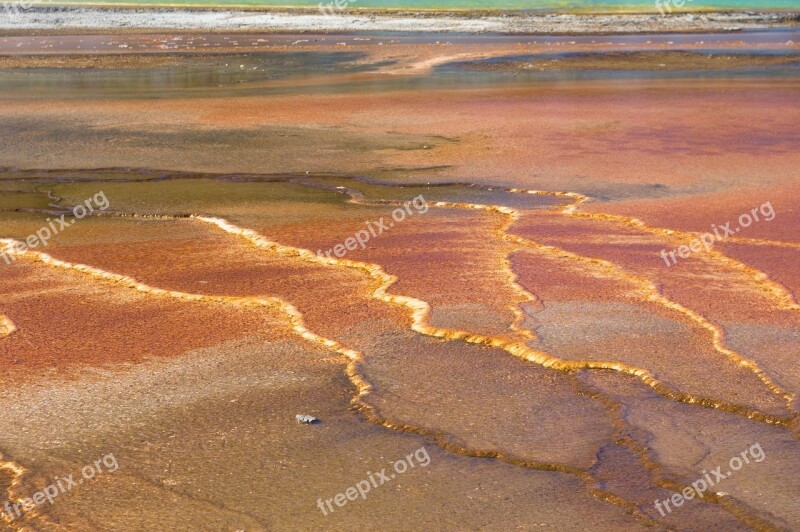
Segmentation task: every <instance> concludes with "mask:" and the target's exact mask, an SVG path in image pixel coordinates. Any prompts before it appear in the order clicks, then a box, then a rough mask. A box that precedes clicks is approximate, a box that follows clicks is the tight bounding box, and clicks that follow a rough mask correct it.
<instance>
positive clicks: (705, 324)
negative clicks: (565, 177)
mask: <svg viewBox="0 0 800 532" xmlns="http://www.w3.org/2000/svg"><path fill="white" fill-rule="evenodd" d="M509 192H512V193H525V194H531V195H547V196H555V197H566V198H570V199H571V200H573V203H572V204H570V205H567V206H566V207H565V210H568V209H570V208H571V207H573V206H576V205H579V204H581V203H583V202H585V201H587V200H588V197H586V196H583V195H581V194H577V193H574V192H544V191H539V190H523V189H509ZM351 197H352V201H353V202H354V203H370V202H369V200H363V199H361V198H358V197H357V196H356V195H355V194H351ZM380 203H382V204H392V205H394V204H399V202H393V201H386V200H380ZM432 205H433V206H434V207H444V208H457V209H472V210H484V211H488V212H491V213H496V214H499V215H502V216H504V217H506V222H505V223H504V224H503V225H502V226H501V227H500V228H499V229H498V233H499V234H500V236H501V237H502V238H503V239H505V240H507V241H509V242H513V243H516V244H518V245H522V246H525V247H529V248H534V249H537V250H539V251H543V252H545V253H548V254H550V255H554V256H556V257H558V258H560V259H563V258H569V259H571V260H575V261H577V262H580V263H582V264H585V265H587V266H589V267H590V268H592V269H594V270H596V271H600V272H601V273H602V274H603V275H604V276H607V277H609V278H612V279H616V280H623V281H626V282H628V283H632V284H633V285H634V286H635V287H636V289H637V291H638V293H639V295H640V296H641V297H642V298H643V299H644V300H645V301H650V302H653V303H656V304H658V305H661V306H663V307H665V308H667V309H669V310H671V311H675V312H678V313H680V314H682V315H683V316H684V317H686V318H688V319H689V320H691V321H692V322H694V323H695V324H697V325H698V326H700V327H701V328H703V329H705V330H706V331H708V332H709V333H710V334H711V338H712V345H713V347H714V349H715V350H716V351H717V352H719V353H720V354H722V355H723V356H725V357H726V358H728V359H729V360H731V361H732V362H734V363H735V364H736V365H738V366H740V367H744V368H746V369H748V370H749V371H751V372H753V373H754V374H755V375H756V376H757V377H758V379H759V380H760V381H761V382H762V383H764V385H765V386H766V387H767V388H768V389H769V390H770V391H771V392H773V393H774V394H776V395H778V396H780V397H781V398H782V399H783V401H784V402H785V403H786V407H787V409H788V411H789V412H793V402H794V399H795V396H794V394H792V393H790V392H788V391H786V390H784V389H783V388H781V387H780V386H778V385H776V384H775V383H774V382H773V381H772V379H770V378H769V376H768V375H767V374H766V373H764V371H763V370H762V369H761V368H760V367H759V366H758V364H757V363H756V362H754V361H752V360H749V359H747V358H745V357H743V356H742V355H741V354H739V353H737V352H735V351H733V350H731V349H729V348H727V347H726V346H725V342H724V338H725V333H724V331H723V330H722V329H721V328H720V327H718V326H717V325H715V324H713V323H711V322H710V321H709V320H708V319H706V318H705V317H703V316H702V315H700V314H698V313H696V312H694V311H693V310H691V309H689V308H687V307H685V306H683V305H681V304H680V303H677V302H675V301H672V300H670V299H669V298H667V297H665V296H664V295H663V294H662V293H661V291H660V290H659V289H658V287H657V286H656V285H655V283H653V282H652V281H650V280H649V279H647V278H644V277H641V276H637V275H634V274H632V273H630V272H628V271H626V270H624V269H623V268H621V267H620V266H618V265H616V264H614V263H613V262H610V261H607V260H604V259H595V258H590V257H586V256H583V255H579V254H577V253H572V252H569V251H566V250H563V249H561V248H557V247H554V246H547V245H543V244H539V243H537V242H534V241H532V240H530V239H527V238H524V237H520V236H517V235H513V234H510V233H509V232H508V231H509V229H510V228H511V226H513V225H514V223H515V222H516V221H517V220H519V218H520V216H521V213H520V212H519V211H518V210H517V209H514V208H511V207H506V206H498V205H486V204H477V203H455V202H445V201H438V202H434V203H432ZM505 265H506V268H507V271H508V272H509V274H510V277H511V283H510V284H511V286H512V288H513V289H514V290H515V291H517V292H518V293H519V294H520V295H521V296H522V297H523V298H525V299H526V300H528V301H537V299H536V298H535V296H533V294H531V293H530V292H529V291H528V290H526V289H525V288H524V287H522V286H521V285H520V284H519V283H518V282H517V276H516V274H515V273H514V271H513V268H512V267H511V264H510V261H509V260H508V257H506V258H505ZM515 310H516V312H515V321H514V323H513V324H512V329H514V330H516V331H521V330H522V327H521V325H522V323H523V322H524V320H525V315H524V313H523V312H522V311H521V309H520V308H519V306H518V305H515ZM534 336H535V335H533V334H532V333H531V334H530V335H528V338H529V339H532V338H533V337H534Z"/></svg>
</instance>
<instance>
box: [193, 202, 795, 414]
mask: <svg viewBox="0 0 800 532" xmlns="http://www.w3.org/2000/svg"><path fill="white" fill-rule="evenodd" d="M440 203H441V205H448V204H447V203H446V202H437V203H436V204H434V205H438V204H440ZM450 205H452V204H450ZM470 208H483V207H482V206H480V207H479V206H474V207H470ZM489 208H490V209H493V210H497V211H501V212H502V211H513V209H510V208H508V207H495V206H490V207H489ZM192 218H194V219H196V220H199V221H202V222H204V223H209V224H213V225H215V226H217V227H219V228H220V229H222V230H223V231H226V232H228V233H230V234H235V235H240V236H242V237H244V238H245V239H247V240H248V241H249V242H250V243H251V244H253V245H254V246H256V247H260V248H263V249H267V250H269V251H272V252H275V253H279V254H281V255H285V256H293V257H299V258H301V259H304V260H307V261H310V262H314V263H317V264H323V265H328V266H339V267H345V268H352V269H357V270H361V271H364V272H366V273H368V274H369V275H370V276H371V277H372V278H373V279H375V280H376V281H378V286H377V287H376V288H375V289H374V290H373V292H372V297H373V298H375V299H378V300H380V301H384V302H387V303H392V304H396V305H401V306H404V307H406V308H408V309H409V310H410V311H411V329H412V330H413V331H415V332H418V333H420V334H424V335H426V336H433V337H436V338H446V339H449V340H463V341H466V342H469V343H473V344H478V345H483V346H486V347H497V348H500V349H503V350H505V351H507V352H508V353H510V354H512V355H514V356H516V357H519V358H521V359H524V360H527V361H529V362H533V363H536V364H539V365H541V366H544V367H546V368H552V369H554V370H559V371H572V370H579V369H608V370H613V371H618V372H621V373H626V374H629V375H634V376H636V377H638V378H639V379H640V380H641V381H642V382H644V383H645V384H646V385H648V386H650V387H651V388H652V389H653V390H655V391H656V393H659V394H660V395H663V396H665V397H668V398H670V399H673V400H675V401H679V402H683V403H688V404H697V405H701V406H705V407H710V408H716V409H720V410H724V411H727V412H730V413H733V414H737V415H742V416H745V417H747V418H750V419H754V420H758V421H762V422H764V423H769V424H775V425H781V426H788V424H789V420H788V419H786V418H783V417H779V416H774V415H771V414H766V413H764V412H760V411H758V410H755V409H752V408H748V407H745V406H742V405H734V404H731V403H726V402H724V401H719V400H716V399H711V398H706V397H701V396H697V395H693V394H689V393H684V392H678V391H675V390H672V389H670V388H669V387H667V386H666V385H664V384H663V383H662V382H661V381H659V380H658V379H656V378H655V377H654V376H653V375H652V374H651V373H650V372H649V371H648V370H646V369H643V368H637V367H633V366H629V365H627V364H622V363H619V362H600V361H568V360H561V359H559V358H556V357H553V356H551V355H550V354H548V353H545V352H543V351H539V350H536V349H533V348H531V347H529V346H528V345H526V344H525V343H524V342H515V341H508V340H505V339H502V338H495V337H490V336H485V335H481V334H476V333H472V332H468V331H459V330H454V329H444V328H440V327H433V326H431V325H430V324H429V323H428V316H429V315H430V313H431V307H430V304H429V303H427V302H425V301H422V300H420V299H417V298H414V297H409V296H402V295H396V294H391V293H389V288H391V286H392V285H393V284H394V283H395V282H396V281H397V277H396V276H394V275H391V274H388V273H386V271H385V270H384V269H383V268H382V267H381V266H380V265H378V264H373V263H367V262H360V261H354V260H350V259H342V258H333V257H325V256H318V255H315V254H314V253H313V252H312V251H311V250H308V249H304V248H296V247H292V246H286V245H283V244H279V243H278V242H274V241H271V240H269V239H267V238H265V237H263V236H262V235H260V234H259V233H258V232H256V231H253V230H252V229H246V228H243V227H239V226H237V225H234V224H232V223H230V222H228V221H227V220H225V219H223V218H217V217H209V216H199V215H196V216H192Z"/></svg>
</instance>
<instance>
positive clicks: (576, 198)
mask: <svg viewBox="0 0 800 532" xmlns="http://www.w3.org/2000/svg"><path fill="white" fill-rule="evenodd" d="M511 190H512V191H514V192H523V193H526V194H535V195H550V196H552V195H554V193H552V192H542V191H538V190H527V191H526V190H522V189H511ZM556 195H561V196H563V197H569V198H570V199H572V200H573V202H572V203H570V204H568V205H565V206H563V207H560V208H556V212H558V213H560V214H564V215H566V216H571V217H573V218H586V219H590V220H598V221H603V222H609V223H613V224H617V225H621V226H624V227H632V228H635V229H637V230H640V231H644V232H647V233H650V234H654V235H658V236H661V237H665V238H667V239H669V240H670V241H673V242H675V243H676V244H685V243H687V242H689V241H691V240H692V239H695V238H698V237H699V235H700V234H701V233H693V232H689V231H681V230H678V229H666V228H663V227H655V226H652V225H648V224H646V223H644V222H643V221H642V220H640V219H638V218H634V217H632V216H623V215H620V214H604V213H591V212H581V211H579V210H578V207H580V206H581V205H582V204H584V203H586V202H588V201H589V199H590V198H589V197H588V196H584V195H583V194H578V193H575V192H563V193H556ZM726 240H728V239H726ZM749 240H751V241H757V239H749ZM722 242H725V240H723V241H722ZM763 242H775V241H763ZM712 248H713V245H712ZM697 256H698V257H705V258H706V259H708V260H712V261H717V262H720V263H722V264H725V265H726V266H728V267H729V268H731V269H733V270H736V271H737V272H739V273H740V274H742V275H743V276H744V277H746V278H747V279H749V280H750V281H751V283H752V284H753V285H754V286H755V287H756V288H757V289H759V290H761V291H762V292H764V294H765V295H766V296H767V297H768V298H769V299H771V300H772V301H773V302H774V303H776V304H777V306H778V308H780V309H782V310H800V305H799V304H798V303H797V301H795V299H794V296H793V295H792V293H791V292H790V291H789V290H788V289H787V288H786V287H785V286H783V285H782V284H780V283H778V282H776V281H774V280H772V279H770V278H769V276H768V275H767V274H766V273H764V272H762V271H760V270H757V269H755V268H752V267H750V266H748V265H746V264H744V263H743V262H741V261H738V260H736V259H732V258H730V257H728V256H727V255H725V254H724V253H722V252H720V251H715V250H714V249H711V250H709V251H704V252H700V253H699V254H697Z"/></svg>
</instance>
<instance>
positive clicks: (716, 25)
mask: <svg viewBox="0 0 800 532" xmlns="http://www.w3.org/2000/svg"><path fill="white" fill-rule="evenodd" d="M798 27H800V12H793V11H770V12H755V11H720V12H716V11H693V12H685V13H681V14H670V15H665V16H662V15H659V14H657V13H656V14H652V13H650V14H647V13H615V14H579V13H561V14H556V13H530V12H519V11H517V12H486V11H478V12H467V11H441V10H437V11H420V10H414V11H408V10H403V11H389V10H380V11H376V10H371V11H356V10H350V11H347V12H343V13H342V14H336V15H323V14H321V13H319V12H318V11H317V10H315V9H300V8H298V9H296V10H287V9H284V8H280V9H272V8H252V9H240V8H237V9H228V8H225V9H219V8H183V7H181V8H174V7H147V8H141V7H133V6H121V7H116V6H115V7H84V6H80V7H78V6H70V7H51V6H47V7H44V6H34V7H31V8H29V9H27V10H20V11H19V12H18V14H16V15H15V16H13V17H0V31H2V32H3V34H4V35H12V34H14V33H18V32H26V33H29V32H38V31H47V32H58V33H71V32H82V33H85V32H102V33H115V32H130V31H134V32H135V31H212V32H213V31H224V32H272V33H284V32H312V33H313V32H319V33H328V32H364V31H387V32H412V33H424V32H433V33H495V34H530V35H541V34H547V35H559V34H563V35H579V34H643V33H709V32H735V31H744V30H763V29H780V28H787V29H791V28H798Z"/></svg>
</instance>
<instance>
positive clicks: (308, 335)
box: [0, 216, 658, 526]
mask: <svg viewBox="0 0 800 532" xmlns="http://www.w3.org/2000/svg"><path fill="white" fill-rule="evenodd" d="M197 218H198V219H203V218H204V217H199V216H198V217H197ZM204 221H205V220H204ZM244 231H248V230H244ZM15 243H16V242H15V241H14V240H12V239H0V244H5V245H6V246H7V247H10V248H12V251H10V252H12V253H15V254H18V255H22V256H23V257H24V256H30V257H32V258H33V260H34V261H38V262H41V263H43V264H45V265H48V266H51V267H54V268H60V269H65V270H74V271H78V272H80V273H83V274H86V275H89V276H91V277H93V278H96V279H101V280H103V281H107V282H111V283H114V284H122V285H125V286H126V287H127V288H129V289H133V290H137V291H140V292H144V293H148V294H151V295H156V296H166V297H171V298H176V299H179V300H183V301H203V302H211V303H227V304H232V305H242V306H260V307H270V308H277V309H278V310H280V311H281V312H283V313H284V314H286V315H287V316H288V318H289V320H288V321H289V323H290V325H291V329H292V331H293V332H294V333H295V334H297V335H298V336H300V337H301V338H303V339H304V340H306V341H309V342H312V343H315V344H317V345H319V346H321V347H323V348H326V349H330V350H333V351H335V352H337V353H340V354H341V355H344V356H345V357H346V358H347V360H348V364H347V368H346V374H347V376H348V378H349V379H350V382H351V383H352V384H353V386H354V387H355V388H356V390H357V392H358V393H357V395H356V396H354V397H353V398H352V399H351V406H352V407H353V408H354V409H355V410H357V411H359V412H361V413H362V415H364V416H365V417H366V418H367V419H368V420H369V421H370V422H372V423H375V424H377V425H381V426H383V427H385V428H387V429H391V430H400V431H403V432H407V433H412V434H418V435H420V436H427V437H430V438H433V439H434V441H435V442H436V444H437V445H439V446H440V447H442V448H443V449H445V450H448V451H451V452H454V453H456V454H459V455H462V456H468V457H473V458H494V459H497V460H500V461H503V462H506V463H509V464H513V465H517V466H521V467H525V468H528V469H535V470H541V471H555V472H561V473H567V474H571V475H574V476H577V477H578V478H579V479H580V480H581V481H582V482H583V483H584V485H585V486H586V489H587V491H588V492H589V493H590V494H591V495H593V496H594V497H597V498H598V499H600V500H603V501H605V502H608V503H611V504H614V505H616V506H619V507H621V508H623V509H624V510H626V511H627V512H628V513H629V514H631V515H632V516H633V517H634V518H635V519H637V521H639V522H641V523H643V524H645V525H648V526H656V525H657V524H658V522H657V521H654V520H652V519H650V518H649V517H648V516H647V515H645V514H643V513H642V512H641V511H640V510H639V509H638V508H637V507H636V505H634V504H632V503H629V502H628V501H626V500H624V499H623V498H621V497H618V496H616V495H614V494H612V493H609V492H607V491H605V490H603V489H601V488H599V487H597V486H596V482H595V480H594V478H593V477H592V475H591V474H590V473H588V472H587V471H585V470H584V469H581V468H578V467H574V466H569V465H564V464H550V463H543V462H537V461H533V460H526V459H522V458H518V457H514V456H511V455H507V454H505V453H502V452H501V451H496V450H480V449H478V450H475V449H469V448H466V447H463V446H461V445H459V444H458V443H456V442H455V441H453V440H454V438H453V437H452V436H449V435H447V434H445V433H442V432H438V431H434V430H431V429H426V428H422V427H416V426H412V425H407V424H403V423H396V422H392V421H390V420H387V419H385V418H383V417H381V416H380V415H379V414H378V411H377V409H376V408H375V407H374V406H372V405H370V404H369V403H366V402H365V401H364V400H363V399H364V398H365V397H366V396H367V395H369V393H370V391H371V390H372V385H371V384H369V383H368V382H367V381H366V380H365V379H364V378H363V377H362V376H361V374H360V373H359V371H358V369H359V366H360V364H361V363H362V362H363V360H364V357H363V355H362V354H361V353H360V352H359V351H356V350H354V349H350V348H347V347H345V346H344V345H342V344H341V343H339V342H337V341H336V340H332V339H330V338H325V337H323V336H320V335H318V334H316V333H314V332H313V331H311V330H310V329H308V328H307V327H306V326H305V323H304V320H303V315H302V313H300V311H299V310H298V309H297V308H296V307H295V306H294V305H292V304H291V303H289V302H287V301H285V300H283V299H280V298H277V297H262V298H257V297H232V296H216V295H205V294H190V293H186V292H179V291H175V290H166V289H163V288H156V287H152V286H149V285H146V284H144V283H141V282H139V281H137V280H136V279H134V278H133V277H129V276H127V275H122V274H116V273H112V272H108V271H106V270H102V269H99V268H95V267H93V266H89V265H87V264H80V263H73V262H68V261H64V260H61V259H57V258H54V257H52V256H51V255H48V254H46V253H43V252H41V251H31V250H29V249H24V250H22V251H18V250H16V249H14V248H15ZM304 251H305V250H304ZM309 253H310V252H309ZM38 517H40V518H41V519H42V520H45V518H44V517H42V516H38Z"/></svg>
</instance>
